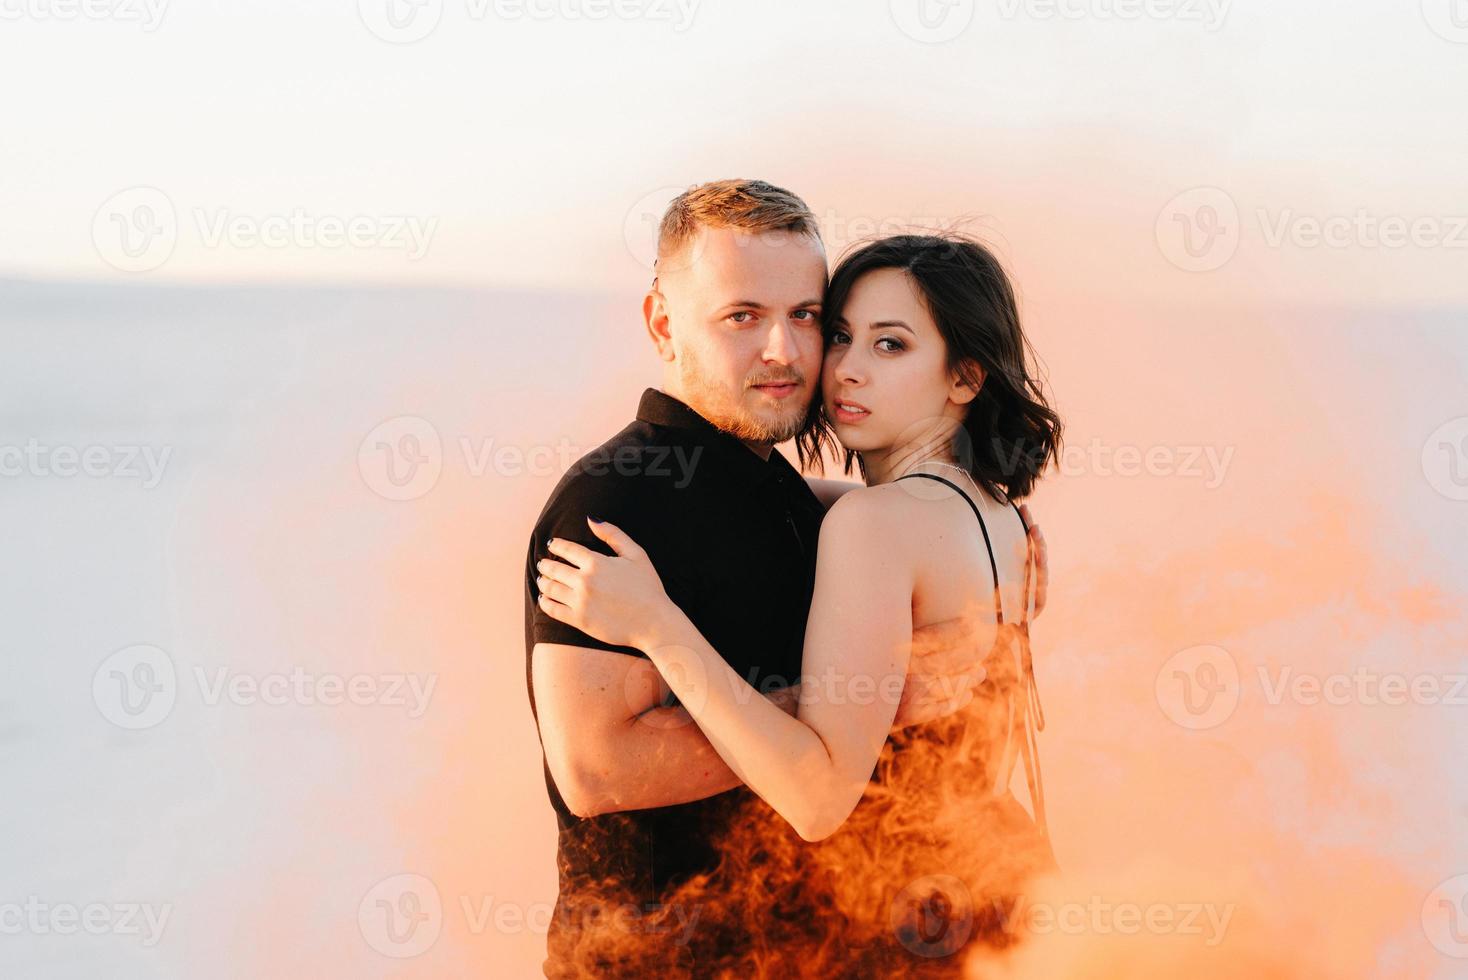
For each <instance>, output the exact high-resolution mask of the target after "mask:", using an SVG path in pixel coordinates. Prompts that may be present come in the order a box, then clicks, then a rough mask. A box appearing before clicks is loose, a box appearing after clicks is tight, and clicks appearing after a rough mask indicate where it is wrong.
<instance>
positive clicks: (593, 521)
mask: <svg viewBox="0 0 1468 980" xmlns="http://www.w3.org/2000/svg"><path fill="white" fill-rule="evenodd" d="M586 519H587V520H588V521H590V522H591V523H593V524H605V523H606V522H605V521H599V520H597V519H596V518H595V517H592V516H591V515H590V514H588V515H586Z"/></svg>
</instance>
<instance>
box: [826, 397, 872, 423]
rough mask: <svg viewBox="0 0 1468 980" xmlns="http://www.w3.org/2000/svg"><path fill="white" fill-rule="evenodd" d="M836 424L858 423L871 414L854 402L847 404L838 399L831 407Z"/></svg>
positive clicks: (847, 402) (843, 400)
mask: <svg viewBox="0 0 1468 980" xmlns="http://www.w3.org/2000/svg"><path fill="white" fill-rule="evenodd" d="M831 407H832V409H833V410H834V414H835V416H836V421H837V422H860V421H861V420H862V419H864V418H868V417H869V416H870V415H871V414H872V413H871V412H870V411H869V410H868V409H866V408H864V407H863V406H861V405H858V404H857V403H856V402H849V401H846V400H845V399H840V398H838V399H837V400H836V401H835V402H833V403H832V405H831Z"/></svg>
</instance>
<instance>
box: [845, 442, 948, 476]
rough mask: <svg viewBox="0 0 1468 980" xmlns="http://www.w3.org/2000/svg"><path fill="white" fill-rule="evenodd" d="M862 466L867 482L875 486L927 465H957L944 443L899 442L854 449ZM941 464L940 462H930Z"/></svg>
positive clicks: (922, 468) (924, 468)
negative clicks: (882, 447) (885, 446)
mask: <svg viewBox="0 0 1468 980" xmlns="http://www.w3.org/2000/svg"><path fill="white" fill-rule="evenodd" d="M857 455H858V456H860V457H861V464H862V470H863V472H865V473H866V477H867V486H869V487H875V486H878V485H880V484H883V483H891V482H892V481H893V480H896V479H899V478H900V477H904V476H906V475H907V474H909V473H913V472H922V471H927V470H929V469H939V470H941V469H942V467H943V466H945V465H946V466H955V465H957V464H956V463H955V461H954V458H953V453H952V452H951V451H950V450H949V449H948V447H947V446H944V445H937V446H935V445H932V444H931V443H929V444H924V445H916V446H899V447H894V448H893V449H889V450H878V451H873V452H863V453H858V454H857ZM933 464H941V465H933Z"/></svg>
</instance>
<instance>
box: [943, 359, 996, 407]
mask: <svg viewBox="0 0 1468 980" xmlns="http://www.w3.org/2000/svg"><path fill="white" fill-rule="evenodd" d="M987 376H988V374H987V372H986V371H985V370H984V366H983V365H982V364H980V363H979V362H978V361H976V360H974V359H973V358H971V357H969V358H965V359H964V362H963V370H962V371H954V372H953V384H952V387H950V388H949V389H948V400H949V401H951V402H953V404H955V405H967V404H968V403H969V402H971V401H973V400H974V399H975V398H977V397H978V396H979V389H980V388H982V387H984V379H985V378H986V377H987Z"/></svg>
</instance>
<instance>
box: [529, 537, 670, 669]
mask: <svg viewBox="0 0 1468 980" xmlns="http://www.w3.org/2000/svg"><path fill="white" fill-rule="evenodd" d="M586 523H587V524H589V525H590V526H591V533H592V534H595V535H596V536H597V537H598V538H601V539H602V540H603V541H605V542H606V543H607V544H609V545H610V546H611V548H612V550H613V551H614V552H616V555H603V554H601V553H599V552H596V551H592V550H591V549H590V548H588V547H586V546H584V545H580V544H577V543H576V542H574V541H567V540H565V539H563V538H551V539H550V542H549V543H548V544H547V545H546V548H547V550H549V551H550V553H551V554H553V555H558V556H560V558H562V559H565V560H564V561H557V560H556V559H554V558H542V559H541V560H540V561H539V562H537V563H536V565H535V568H536V571H537V572H539V573H540V574H539V577H538V578H536V580H535V586H536V588H537V589H538V590H539V591H540V598H539V600H538V602H539V603H540V608H541V609H543V610H545V613H546V615H548V616H550V617H551V618H552V619H557V620H559V621H561V622H563V623H565V624H567V625H569V626H574V627H576V628H577V629H579V630H580V631H581V632H583V633H585V634H587V635H588V636H594V637H596V638H597V639H598V640H602V641H604V642H606V643H615V644H616V645H617V646H628V647H637V648H640V649H645V648H646V645H648V644H650V643H652V642H653V637H654V636H655V635H656V631H657V626H658V623H659V622H660V621H661V617H662V616H663V615H664V614H665V613H666V612H667V611H668V609H669V607H671V606H672V604H673V603H672V600H671V599H669V598H668V594H667V593H666V592H664V591H663V582H662V579H660V578H659V577H658V573H657V569H655V568H653V566H652V560H651V559H649V558H648V557H647V552H645V551H643V550H642V547H641V546H640V545H638V543H637V542H636V541H633V540H632V539H631V538H630V537H628V536H627V534H626V533H625V532H624V531H622V529H621V528H618V527H617V526H615V525H613V524H609V523H606V522H605V521H603V522H602V523H600V524H598V523H597V522H596V521H593V520H591V518H587V520H586Z"/></svg>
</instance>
